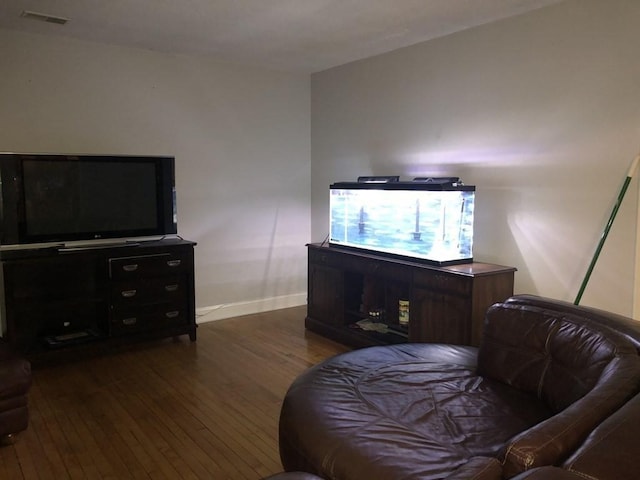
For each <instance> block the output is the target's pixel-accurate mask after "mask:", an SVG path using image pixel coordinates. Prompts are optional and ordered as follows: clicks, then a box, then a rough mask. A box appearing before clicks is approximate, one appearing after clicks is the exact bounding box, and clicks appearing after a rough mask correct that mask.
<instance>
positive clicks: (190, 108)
mask: <svg viewBox="0 0 640 480" xmlns="http://www.w3.org/2000/svg"><path fill="white" fill-rule="evenodd" d="M0 71H2V74H1V75H0V151H18V152H24V151H28V152H63V153H113V154H129V153H130V154H165V155H175V157H176V177H177V179H176V182H177V185H176V187H177V202H178V232H179V234H180V235H181V236H183V237H184V238H187V239H189V240H193V241H196V242H198V246H197V247H196V303H197V306H198V307H199V308H200V309H201V310H202V309H206V308H208V307H220V306H225V305H228V304H233V306H234V307H238V306H240V307H241V308H234V309H232V312H231V314H235V313H244V312H245V311H259V310H261V309H268V308H271V307H277V306H285V305H288V304H301V303H304V302H305V301H306V300H305V298H306V250H305V243H307V242H308V241H309V235H310V220H309V203H310V199H309V185H310V180H309V177H310V146H309V138H310V104H309V102H310V86H309V77H308V76H303V75H291V74H284V73H278V72H272V71H267V70H262V69H252V68H246V67H240V66H234V65H229V64H222V63H216V62H214V61H211V60H207V59H205V58H203V57H193V56H176V55H164V54H159V53H154V52H151V51H146V50H138V49H127V48H121V47H113V46H106V45H100V44H95V43H88V42H80V41H77V40H71V39H65V38H62V37H52V36H39V35H28V34H21V33H16V32H13V31H9V30H0ZM243 306H245V307H246V308H244V307H243ZM222 310H224V309H222ZM205 311H206V310H205ZM218 314H219V312H218ZM222 316H225V315H224V314H222Z"/></svg>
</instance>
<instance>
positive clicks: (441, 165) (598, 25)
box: [311, 0, 640, 314]
mask: <svg viewBox="0 0 640 480" xmlns="http://www.w3.org/2000/svg"><path fill="white" fill-rule="evenodd" d="M638 25H640V2H637V1H636V0H608V1H606V2H603V1H602V0H570V1H567V2H563V3H561V4H558V5H556V6H552V7H547V8H544V9H541V10H538V11H535V12H532V13H528V14H525V15H522V16H519V17H515V18H512V19H508V20H504V21H500V22H497V23H493V24H489V25H485V26H481V27H478V28H474V29H470V30H467V31H464V32H461V33H457V34H453V35H450V36H447V37H444V38H441V39H437V40H433V41H429V42H425V43H422V44H419V45H415V46H412V47H408V48H404V49H401V50H396V51H395V52H391V53H388V54H384V55H381V56H377V57H372V58H369V59H365V60H362V61H358V62H355V63H351V64H348V65H344V66H341V67H337V68H334V69H330V70H327V71H324V72H320V73H317V74H314V75H313V76H312V83H311V90H312V93H311V97H312V122H311V125H312V138H311V159H312V160H311V161H312V166H311V171H312V174H311V175H312V177H311V178H312V182H311V183H312V240H313V241H322V240H323V239H324V238H325V236H326V235H327V231H328V186H329V184H330V183H332V182H334V181H341V180H355V178H356V177H357V176H358V175H390V174H399V175H401V176H402V177H403V178H405V179H411V178H413V177H415V176H429V175H457V176H460V177H462V179H463V180H464V181H465V183H467V184H472V185H476V187H477V192H476V222H475V227H476V235H475V245H474V256H475V258H476V259H477V260H479V261H487V262H491V263H499V264H506V265H513V266H516V267H517V268H518V273H517V274H516V287H515V288H516V292H517V293H522V292H528V293H536V294H541V295H546V296H551V297H556V298H560V299H564V300H568V301H573V300H574V298H575V296H576V294H577V292H578V289H579V286H580V283H581V281H582V278H583V276H584V274H585V272H586V269H587V266H588V264H589V261H590V260H591V257H592V254H593V252H594V250H595V247H596V245H597V242H598V240H599V238H600V235H601V233H602V230H603V228H604V225H605V223H606V220H607V218H608V217H609V214H610V212H611V208H612V206H613V204H614V201H615V199H616V197H617V194H618V191H619V189H620V187H621V185H622V183H623V180H624V178H625V175H626V173H627V171H628V168H629V166H630V164H631V161H632V160H633V158H634V157H635V156H636V154H637V153H638V149H639V147H640V102H639V99H640V62H639V61H638V46H639V45H640V29H638ZM636 202H637V180H635V179H634V182H633V183H632V184H631V187H630V190H629V192H628V194H627V197H626V199H625V202H624V203H623V206H622V208H621V209H620V212H619V214H618V218H617V219H616V222H615V223H614V226H613V229H612V231H611V234H610V236H609V239H608V240H607V243H606V245H605V248H604V250H603V252H602V255H601V257H600V260H599V262H598V264H597V266H596V268H595V271H594V274H593V276H592V278H591V281H590V283H589V285H588V287H587V290H586V292H585V294H584V297H583V299H582V302H581V303H582V304H586V305H595V306H598V307H601V308H606V309H609V310H613V311H616V312H619V313H623V314H631V311H632V306H633V280H634V279H633V273H634V253H635V248H634V242H635V224H636V210H637V209H636Z"/></svg>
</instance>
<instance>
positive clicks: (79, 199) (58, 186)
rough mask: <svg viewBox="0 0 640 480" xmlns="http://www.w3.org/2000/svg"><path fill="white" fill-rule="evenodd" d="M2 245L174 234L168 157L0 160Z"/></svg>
mask: <svg viewBox="0 0 640 480" xmlns="http://www.w3.org/2000/svg"><path fill="white" fill-rule="evenodd" d="M0 170H1V172H2V175H1V177H2V199H3V204H2V213H3V221H2V225H3V232H2V234H3V235H2V243H4V244H25V243H26V244H28V243H40V242H64V241H74V240H96V239H106V238H127V237H145V236H162V235H167V234H175V233H177V228H176V219H175V199H174V190H175V187H174V159H173V157H145V156H100V155H26V154H10V155H9V156H7V155H2V158H0Z"/></svg>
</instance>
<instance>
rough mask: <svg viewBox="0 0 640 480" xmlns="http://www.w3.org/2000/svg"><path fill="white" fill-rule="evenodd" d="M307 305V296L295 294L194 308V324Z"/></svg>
mask: <svg viewBox="0 0 640 480" xmlns="http://www.w3.org/2000/svg"><path fill="white" fill-rule="evenodd" d="M306 303H307V294H306V292H305V293H296V294H293V295H283V296H280V297H270V298H263V299H260V300H252V301H250V302H238V303H223V304H220V305H213V306H210V307H202V308H196V323H206V322H212V321H215V320H222V319H224V318H231V317H239V316H241V315H250V314H252V313H261V312H270V311H271V310H279V309H281V308H289V307H297V306H299V305H305V304H306Z"/></svg>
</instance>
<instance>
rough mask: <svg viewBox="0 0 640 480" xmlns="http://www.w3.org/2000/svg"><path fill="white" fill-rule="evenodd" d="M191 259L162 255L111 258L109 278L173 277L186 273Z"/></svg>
mask: <svg viewBox="0 0 640 480" xmlns="http://www.w3.org/2000/svg"><path fill="white" fill-rule="evenodd" d="M189 265H190V259H189V258H188V257H187V255H175V254H171V253H161V254H157V255H144V256H138V257H124V258H110V259H109V278H111V279H112V280H126V279H131V278H144V277H148V276H159V275H171V274H175V273H180V272H186V271H187V270H188V269H189Z"/></svg>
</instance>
